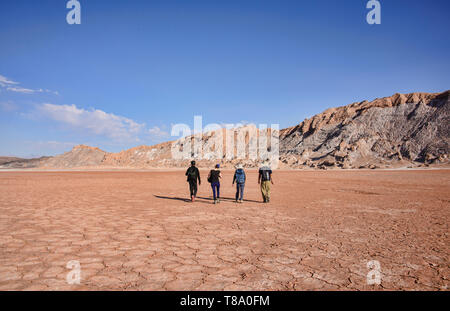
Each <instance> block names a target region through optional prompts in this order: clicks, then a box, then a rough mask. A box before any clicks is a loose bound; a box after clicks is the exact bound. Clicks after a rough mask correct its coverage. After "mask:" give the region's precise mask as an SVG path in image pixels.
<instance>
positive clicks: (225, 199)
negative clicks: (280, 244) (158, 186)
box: [154, 194, 262, 203]
mask: <svg viewBox="0 0 450 311" xmlns="http://www.w3.org/2000/svg"><path fill="white" fill-rule="evenodd" d="M154 196H155V198H158V199H165V200H175V201H182V202H191V200H189V199H187V198H180V197H167V196H163V195H156V194H154ZM197 199H202V200H206V201H212V200H213V198H211V197H197ZM220 200H221V201H228V202H235V201H236V199H235V198H228V197H221V198H220ZM242 201H244V202H252V203H262V202H260V201H255V200H247V199H244V200H242ZM195 202H203V203H206V202H204V201H197V200H196V201H195Z"/></svg>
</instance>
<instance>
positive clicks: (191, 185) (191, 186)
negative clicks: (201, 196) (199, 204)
mask: <svg viewBox="0 0 450 311" xmlns="http://www.w3.org/2000/svg"><path fill="white" fill-rule="evenodd" d="M189 191H190V192H191V197H192V196H194V197H196V196H197V181H196V180H189Z"/></svg>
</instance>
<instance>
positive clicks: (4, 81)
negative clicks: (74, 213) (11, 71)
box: [0, 75, 19, 87]
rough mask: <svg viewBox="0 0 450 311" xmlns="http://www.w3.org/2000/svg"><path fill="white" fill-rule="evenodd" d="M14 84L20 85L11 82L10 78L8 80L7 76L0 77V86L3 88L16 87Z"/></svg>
mask: <svg viewBox="0 0 450 311" xmlns="http://www.w3.org/2000/svg"><path fill="white" fill-rule="evenodd" d="M14 84H19V82H14V81H11V80H9V79H8V78H6V77H5V76H2V75H0V85H1V86H4V87H6V86H8V85H14Z"/></svg>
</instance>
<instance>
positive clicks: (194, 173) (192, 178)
mask: <svg viewBox="0 0 450 311" xmlns="http://www.w3.org/2000/svg"><path fill="white" fill-rule="evenodd" d="M185 175H186V176H187V182H188V183H189V191H190V193H191V201H192V202H194V201H195V198H196V197H197V180H198V184H199V185H201V184H202V181H201V179H200V171H199V170H198V168H197V167H196V166H195V161H191V166H190V167H189V168H188V169H187V170H186V174H185Z"/></svg>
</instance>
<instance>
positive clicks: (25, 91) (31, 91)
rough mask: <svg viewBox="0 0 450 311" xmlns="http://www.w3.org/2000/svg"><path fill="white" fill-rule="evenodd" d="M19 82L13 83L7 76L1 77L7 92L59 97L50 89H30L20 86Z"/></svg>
mask: <svg viewBox="0 0 450 311" xmlns="http://www.w3.org/2000/svg"><path fill="white" fill-rule="evenodd" d="M18 84H20V83H19V82H15V81H12V80H10V79H8V78H6V77H5V76H2V75H0V86H1V87H3V88H6V90H7V91H10V92H15V93H22V94H35V93H50V94H55V95H59V93H58V92H57V91H51V90H48V89H29V88H24V87H21V86H18Z"/></svg>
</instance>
